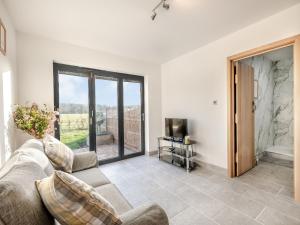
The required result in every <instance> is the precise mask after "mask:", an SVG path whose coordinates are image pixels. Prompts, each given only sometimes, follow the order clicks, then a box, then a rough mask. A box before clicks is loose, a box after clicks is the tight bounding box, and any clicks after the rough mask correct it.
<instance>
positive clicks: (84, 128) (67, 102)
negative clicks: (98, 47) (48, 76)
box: [58, 74, 89, 152]
mask: <svg viewBox="0 0 300 225" xmlns="http://www.w3.org/2000/svg"><path fill="white" fill-rule="evenodd" d="M58 79H59V112H60V140H61V141H62V142H63V143H64V144H66V145H67V146H69V147H70V148H71V149H72V150H74V151H77V152H79V151H89V91H88V84H89V83H88V78H87V77H83V76H73V75H67V74H59V78H58Z"/></svg>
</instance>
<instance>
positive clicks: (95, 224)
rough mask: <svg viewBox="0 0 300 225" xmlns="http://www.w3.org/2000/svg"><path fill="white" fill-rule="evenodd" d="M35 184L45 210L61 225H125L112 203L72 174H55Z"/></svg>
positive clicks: (61, 172)
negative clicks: (122, 224)
mask: <svg viewBox="0 0 300 225" xmlns="http://www.w3.org/2000/svg"><path fill="white" fill-rule="evenodd" d="M36 185H37V189H38V191H39V193H40V195H41V198H42V200H43V202H44V204H45V206H46V208H47V209H48V210H49V212H50V213H51V214H52V215H53V216H54V217H55V218H56V219H57V220H58V222H59V223H61V224H62V225H85V224H90V225H118V224H121V223H122V222H121V221H120V220H119V219H118V217H117V215H116V213H115V210H114V208H113V207H112V205H111V204H110V203H109V202H107V201H106V200H105V199H104V198H102V197H101V196H100V195H99V194H98V193H97V192H96V191H95V190H94V189H93V188H92V187H91V186H89V185H87V184H86V183H84V182H83V181H81V180H79V179H77V178H76V177H74V176H72V175H70V174H67V173H64V172H63V171H55V172H54V174H53V175H52V176H50V177H47V178H45V179H43V180H40V181H36Z"/></svg>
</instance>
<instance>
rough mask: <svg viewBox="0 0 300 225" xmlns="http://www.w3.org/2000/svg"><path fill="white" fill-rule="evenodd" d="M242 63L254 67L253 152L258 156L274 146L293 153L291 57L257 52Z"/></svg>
mask: <svg viewBox="0 0 300 225" xmlns="http://www.w3.org/2000/svg"><path fill="white" fill-rule="evenodd" d="M242 62H244V63H247V64H248V65H251V66H252V67H253V68H254V79H255V80H257V81H258V97H257V98H256V99H255V105H256V110H255V151H256V155H257V156H259V157H260V156H261V154H262V153H263V152H264V151H269V150H268V149H272V148H273V147H274V146H278V147H280V148H283V149H286V152H287V154H293V153H292V149H293V140H294V136H293V122H294V119H293V59H292V57H291V58H287V59H285V60H280V61H271V60H270V59H268V58H267V57H265V56H263V55H260V56H255V57H252V58H249V59H245V60H243V61H242ZM270 151H272V150H270Z"/></svg>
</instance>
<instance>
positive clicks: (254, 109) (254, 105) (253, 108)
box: [252, 101, 256, 113]
mask: <svg viewBox="0 0 300 225" xmlns="http://www.w3.org/2000/svg"><path fill="white" fill-rule="evenodd" d="M255 111H256V104H255V102H254V101H253V102H252V112H253V113H254V112H255Z"/></svg>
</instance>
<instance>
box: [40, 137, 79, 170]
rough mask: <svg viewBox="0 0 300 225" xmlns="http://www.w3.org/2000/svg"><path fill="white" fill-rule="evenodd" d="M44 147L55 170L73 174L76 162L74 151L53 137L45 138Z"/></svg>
mask: <svg viewBox="0 0 300 225" xmlns="http://www.w3.org/2000/svg"><path fill="white" fill-rule="evenodd" d="M44 145H45V153H46V155H47V156H48V158H49V160H50V161H51V163H52V164H53V166H54V167H55V169H57V170H62V171H64V172H67V173H71V172H72V166H73V160H74V153H73V151H72V150H71V149H70V148H69V147H68V146H66V145H65V144H64V143H62V142H61V141H59V140H57V139H56V138H55V137H52V136H51V135H47V136H46V137H45V139H44Z"/></svg>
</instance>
